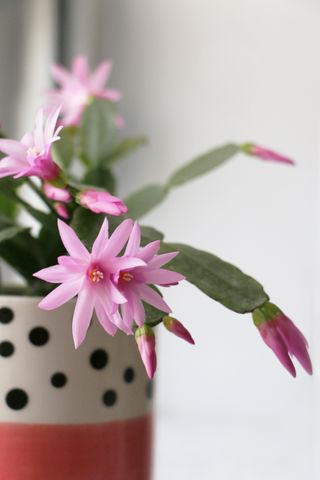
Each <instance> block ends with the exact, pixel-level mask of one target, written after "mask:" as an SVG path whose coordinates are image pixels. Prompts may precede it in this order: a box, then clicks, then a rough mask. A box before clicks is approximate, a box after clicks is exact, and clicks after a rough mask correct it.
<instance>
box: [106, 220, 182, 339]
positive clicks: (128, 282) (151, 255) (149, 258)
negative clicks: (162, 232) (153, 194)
mask: <svg viewBox="0 0 320 480" xmlns="http://www.w3.org/2000/svg"><path fill="white" fill-rule="evenodd" d="M140 238H141V232H140V227H139V225H138V223H137V222H136V223H135V224H134V226H133V229H132V232H131V234H130V237H129V241H128V244H127V247H126V250H125V253H124V256H125V257H129V258H131V257H135V258H140V259H141V260H142V261H143V262H144V265H143V266H132V267H130V268H123V269H121V270H120V271H119V272H118V273H116V274H115V275H113V277H112V279H113V282H114V284H115V285H116V286H117V288H118V289H119V290H120V291H121V293H122V295H123V296H124V297H125V298H126V299H127V303H123V304H121V306H120V309H121V316H120V314H119V313H116V314H115V323H116V324H117V325H118V326H119V328H121V329H122V330H123V331H125V332H127V333H129V334H130V333H131V332H132V324H133V322H134V321H135V323H136V324H137V325H138V326H139V327H142V326H143V324H144V322H145V311H144V306H143V303H142V302H146V303H148V304H149V305H152V306H153V307H155V308H157V309H159V310H161V311H162V312H165V313H170V312H171V309H170V307H169V306H168V305H167V303H166V302H165V301H164V300H163V298H162V297H161V295H160V294H159V293H157V292H156V291H155V290H154V289H153V288H151V287H150V286H149V285H163V286H169V285H174V284H177V283H178V282H180V281H181V280H184V278H185V277H184V276H183V275H181V274H180V273H176V272H172V271H171V270H166V269H164V268H161V267H162V266H163V265H165V264H166V263H168V262H169V261H170V260H172V259H173V258H174V257H175V256H176V255H178V253H179V252H171V253H164V254H162V255H157V252H158V251H159V248H160V241H159V240H155V241H154V242H151V243H148V244H147V245H146V246H144V247H140Z"/></svg>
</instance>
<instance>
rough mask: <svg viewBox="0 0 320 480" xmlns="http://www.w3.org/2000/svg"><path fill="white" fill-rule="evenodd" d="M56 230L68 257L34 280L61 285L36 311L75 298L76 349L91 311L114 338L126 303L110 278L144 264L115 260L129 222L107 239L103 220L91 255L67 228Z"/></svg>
mask: <svg viewBox="0 0 320 480" xmlns="http://www.w3.org/2000/svg"><path fill="white" fill-rule="evenodd" d="M58 228H59V233H60V236H61V240H62V242H63V244H64V246H65V248H66V250H67V252H68V254H69V256H66V255H64V256H61V257H59V258H58V264H57V265H54V266H52V267H48V268H45V269H43V270H40V271H39V272H37V273H35V274H34V276H36V277H37V278H40V279H42V280H45V281H47V282H51V283H60V284H61V285H59V286H58V287H57V288H55V289H54V290H53V291H52V292H51V293H49V294H48V295H47V296H46V297H45V298H44V299H43V300H42V301H41V302H40V304H39V307H40V308H43V309H44V310H52V309H55V308H58V307H60V306H61V305H63V304H64V303H66V302H68V301H69V300H70V299H71V298H73V297H75V296H76V295H78V299H77V303H76V307H75V311H74V315H73V321H72V332H73V339H74V343H75V347H76V348H77V347H79V345H80V344H81V343H82V342H83V340H84V338H85V336H86V332H87V330H88V327H89V324H90V321H91V318H92V314H93V311H94V310H95V312H96V315H97V318H98V320H99V322H100V323H101V325H102V327H103V328H104V329H105V330H106V331H107V332H108V333H109V334H110V335H114V334H115V332H116V330H117V326H116V325H115V324H114V322H113V318H114V314H115V312H116V310H117V308H118V305H119V304H122V303H125V302H127V299H126V298H125V297H124V296H123V294H122V292H121V291H120V289H119V288H118V287H117V286H116V285H115V284H114V283H113V282H112V280H111V278H112V277H113V276H115V275H116V276H117V275H119V272H120V271H125V270H130V269H131V268H135V267H137V266H142V265H144V264H145V262H144V261H143V260H141V259H139V258H135V257H132V256H129V255H128V256H126V257H121V258H120V257H118V256H117V255H118V254H119V252H120V251H121V250H122V248H123V247H124V245H125V243H126V241H127V239H128V236H129V234H130V232H131V230H132V220H124V221H123V222H122V223H121V224H120V225H119V226H118V227H117V228H116V230H115V231H114V232H113V234H112V235H111V237H110V238H109V239H108V221H107V219H105V220H104V222H103V225H102V227H101V229H100V232H99V234H98V236H97V238H96V240H95V242H94V244H93V247H92V252H91V253H89V251H88V250H87V248H86V247H85V246H84V245H83V243H82V242H81V241H80V240H79V238H78V237H77V235H76V234H75V232H74V231H73V229H72V228H71V227H70V226H68V225H67V224H66V223H64V222H63V221H61V220H58Z"/></svg>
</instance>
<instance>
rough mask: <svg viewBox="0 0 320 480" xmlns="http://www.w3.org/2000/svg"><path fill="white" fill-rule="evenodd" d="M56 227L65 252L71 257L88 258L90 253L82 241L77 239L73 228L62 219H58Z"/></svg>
mask: <svg viewBox="0 0 320 480" xmlns="http://www.w3.org/2000/svg"><path fill="white" fill-rule="evenodd" d="M58 229H59V233H60V237H61V240H62V242H63V245H64V246H65V248H66V250H67V252H68V253H69V255H71V256H72V257H76V258H79V259H83V260H90V254H89V252H88V250H87V249H86V247H85V246H84V245H83V243H82V242H81V241H80V240H79V238H78V237H77V235H76V233H75V232H74V230H73V229H72V228H71V227H69V225H67V224H66V223H64V222H63V221H62V220H58Z"/></svg>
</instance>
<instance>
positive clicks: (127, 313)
mask: <svg viewBox="0 0 320 480" xmlns="http://www.w3.org/2000/svg"><path fill="white" fill-rule="evenodd" d="M120 309H121V316H122V320H123V323H124V325H125V327H126V329H127V330H128V331H132V324H133V315H132V310H131V307H130V304H129V303H123V304H122V305H121V306H120Z"/></svg>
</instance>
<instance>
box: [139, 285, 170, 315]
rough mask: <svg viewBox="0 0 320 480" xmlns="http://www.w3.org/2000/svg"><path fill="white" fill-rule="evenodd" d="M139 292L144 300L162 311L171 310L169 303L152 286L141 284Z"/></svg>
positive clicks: (167, 311) (168, 311)
mask: <svg viewBox="0 0 320 480" xmlns="http://www.w3.org/2000/svg"><path fill="white" fill-rule="evenodd" d="M137 292H138V293H139V295H140V297H141V299H142V300H143V301H144V302H146V303H149V305H152V306H153V307H155V308H157V309H158V310H161V311H162V312H166V313H170V312H171V309H170V307H169V305H168V304H167V303H166V302H165V301H164V300H163V298H162V297H161V296H160V295H159V294H158V293H157V292H155V291H154V290H153V289H152V288H151V287H148V285H139V286H138V287H137Z"/></svg>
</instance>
